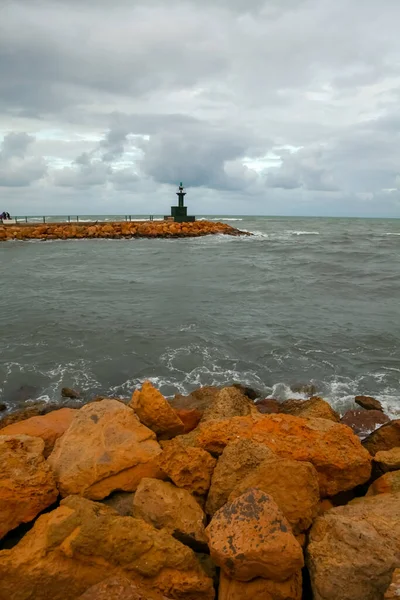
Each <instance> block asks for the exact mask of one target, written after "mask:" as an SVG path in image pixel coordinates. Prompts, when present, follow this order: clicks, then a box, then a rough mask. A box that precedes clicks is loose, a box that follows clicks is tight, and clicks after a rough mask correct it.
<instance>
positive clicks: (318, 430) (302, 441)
mask: <svg viewBox="0 0 400 600" xmlns="http://www.w3.org/2000/svg"><path fill="white" fill-rule="evenodd" d="M182 438H185V441H184V443H186V444H187V445H189V444H191V445H192V446H198V447H200V448H203V449H204V450H207V451H208V452H211V453H213V454H214V453H215V454H219V453H221V452H222V450H223V449H224V448H225V446H226V445H227V444H228V443H229V442H230V441H232V440H235V439H239V438H243V439H252V440H254V441H256V442H258V443H261V444H265V445H266V446H268V447H269V448H270V449H271V450H272V451H273V452H275V453H276V454H278V455H279V456H281V457H282V458H292V459H294V460H301V461H307V462H311V463H312V464H313V465H314V467H315V468H316V470H317V472H318V478H319V486H320V494H321V496H322V497H325V496H334V495H335V494H337V493H338V492H340V491H344V490H348V489H352V488H354V487H356V486H357V485H359V484H361V483H365V482H366V481H368V479H369V477H370V474H371V457H370V456H369V455H368V452H366V451H365V449H364V448H363V447H362V446H361V443H360V440H359V439H358V438H357V437H356V436H355V435H354V433H353V432H352V431H351V430H350V429H349V428H348V427H346V426H344V425H340V424H339V423H333V422H332V421H328V420H327V419H302V418H300V417H292V416H291V415H260V414H258V415H251V416H248V417H233V418H232V419H227V420H224V421H209V422H206V423H200V425H199V426H198V427H197V429H195V430H194V431H192V432H191V433H189V434H187V435H185V436H182Z"/></svg>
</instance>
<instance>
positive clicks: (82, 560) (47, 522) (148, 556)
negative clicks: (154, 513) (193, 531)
mask: <svg viewBox="0 0 400 600" xmlns="http://www.w3.org/2000/svg"><path fill="white" fill-rule="evenodd" d="M114 575H118V576H123V577H126V578H127V579H130V580H132V581H134V582H135V583H137V584H142V585H144V586H145V587H146V588H149V589H152V590H154V591H156V592H159V593H161V594H164V595H167V596H168V597H171V598H175V599H180V598H185V600H186V598H187V599H188V600H212V599H213V598H214V590H213V586H212V580H211V579H210V578H209V577H207V576H206V575H205V573H204V571H203V570H202V568H201V566H200V564H199V562H198V560H197V558H196V555H195V554H194V552H193V551H192V550H190V548H187V547H186V546H184V545H183V544H181V543H180V542H178V541H177V540H175V539H174V538H173V537H172V536H170V535H169V534H168V533H167V532H165V531H158V530H156V529H155V528H154V527H152V526H151V525H149V524H148V523H146V522H145V521H142V520H141V519H134V518H133V517H121V516H120V515H118V514H117V513H116V512H115V511H114V510H112V509H111V508H109V507H107V506H104V505H102V504H98V503H96V502H92V501H90V500H86V499H85V498H81V497H79V496H70V497H68V498H66V499H65V500H63V501H62V502H61V506H60V507H59V508H57V509H56V510H54V511H52V512H51V513H48V514H46V515H43V516H41V517H40V518H39V519H38V520H37V521H36V523H35V525H34V527H33V529H32V530H31V531H29V532H28V533H27V534H26V535H25V536H24V538H23V539H22V540H21V541H20V543H19V544H18V545H17V546H15V547H14V548H13V549H12V550H3V551H2V552H0V598H4V599H7V600H30V599H33V598H34V599H35V600H49V598H51V600H75V599H76V598H77V597H79V596H80V595H81V594H83V593H84V592H85V591H86V590H88V588H90V587H91V586H93V585H96V584H97V583H100V582H101V581H103V580H104V579H105V578H108V577H112V576H114Z"/></svg>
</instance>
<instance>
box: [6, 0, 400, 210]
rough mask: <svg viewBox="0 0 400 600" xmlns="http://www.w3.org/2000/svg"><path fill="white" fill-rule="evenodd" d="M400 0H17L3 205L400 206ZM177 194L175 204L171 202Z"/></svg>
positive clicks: (9, 8)
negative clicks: (179, 189)
mask: <svg viewBox="0 0 400 600" xmlns="http://www.w3.org/2000/svg"><path fill="white" fill-rule="evenodd" d="M399 23H400V1H399V0H382V1H378V0H362V1H361V0H0V211H1V210H8V211H9V212H10V213H12V214H14V215H15V214H16V215H25V214H32V215H33V214H42V213H45V214H72V213H74V214H75V213H76V214H104V213H107V214H113V213H119V214H126V213H131V214H157V213H165V212H166V211H167V212H168V210H169V206H170V204H171V203H174V202H175V200H174V192H175V186H176V184H177V183H178V182H179V181H180V180H183V181H184V183H185V184H186V186H187V187H188V188H190V189H189V190H188V191H189V194H188V196H187V200H188V202H187V203H188V205H189V206H190V210H191V212H193V213H197V214H226V213H229V214H259V215H264V214H272V215H333V216H336V215H343V216H346V215H349V216H369V217H372V216H389V217H390V216H393V217H398V216H400V37H399ZM171 201H172V202H171Z"/></svg>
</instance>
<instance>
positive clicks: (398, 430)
mask: <svg viewBox="0 0 400 600" xmlns="http://www.w3.org/2000/svg"><path fill="white" fill-rule="evenodd" d="M363 446H364V448H366V449H367V450H368V452H370V453H371V454H372V456H375V454H376V453H377V452H381V451H382V450H391V449H392V448H398V447H400V419H396V420H394V421H390V422H389V423H387V424H386V425H382V427H379V429H376V431H374V432H372V433H371V434H370V435H369V436H368V437H367V438H365V440H364V441H363Z"/></svg>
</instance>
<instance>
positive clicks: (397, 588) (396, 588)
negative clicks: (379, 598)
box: [384, 569, 400, 600]
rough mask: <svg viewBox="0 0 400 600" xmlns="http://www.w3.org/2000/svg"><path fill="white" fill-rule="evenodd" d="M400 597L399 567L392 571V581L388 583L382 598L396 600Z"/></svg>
mask: <svg viewBox="0 0 400 600" xmlns="http://www.w3.org/2000/svg"><path fill="white" fill-rule="evenodd" d="M399 598H400V569H395V571H394V572H393V577H392V583H391V584H390V586H389V588H388V590H387V592H386V594H385V597H384V600H398V599H399Z"/></svg>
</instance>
